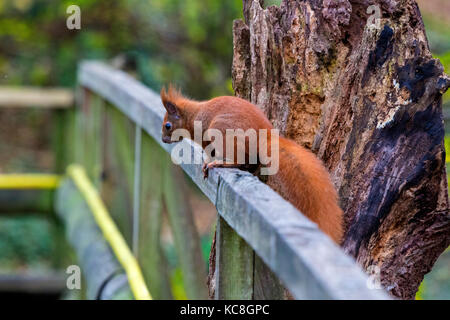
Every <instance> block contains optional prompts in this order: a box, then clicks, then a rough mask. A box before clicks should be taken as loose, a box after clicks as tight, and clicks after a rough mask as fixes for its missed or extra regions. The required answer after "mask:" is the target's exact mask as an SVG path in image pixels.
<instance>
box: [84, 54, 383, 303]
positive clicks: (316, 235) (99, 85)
mask: <svg viewBox="0 0 450 320" xmlns="http://www.w3.org/2000/svg"><path fill="white" fill-rule="evenodd" d="M78 83H79V85H80V86H81V87H84V88H87V89H89V90H90V91H92V92H94V93H95V94H97V95H99V96H100V97H102V98H103V99H105V100H107V101H109V102H110V103H111V104H112V105H114V106H115V107H116V108H118V109H119V110H120V111H122V113H123V114H125V116H126V117H128V118H129V119H130V120H131V121H133V122H134V123H135V124H136V125H138V126H140V127H141V128H142V129H143V130H144V131H145V132H147V133H148V134H149V135H150V136H151V137H153V138H154V139H155V140H156V141H157V142H158V143H159V144H160V145H161V147H162V148H164V149H165V150H166V151H167V152H169V153H170V152H171V150H172V148H173V147H174V145H173V144H171V145H168V144H164V143H162V141H161V123H162V121H163V117H164V113H165V110H164V108H163V106H162V104H161V101H160V98H159V95H158V94H157V93H155V92H153V91H152V90H150V89H148V88H147V87H145V86H144V85H142V84H141V83H139V82H138V81H136V80H135V79H133V78H131V77H130V76H128V75H127V74H125V73H124V72H122V71H119V70H115V69H113V68H111V67H109V66H108V65H106V64H104V63H101V62H94V61H88V62H83V63H81V64H80V66H79V71H78ZM180 143H182V144H184V147H185V149H186V148H190V149H191V151H192V152H191V155H192V157H193V158H194V157H195V156H196V155H197V156H198V155H199V153H200V152H201V148H200V147H199V146H198V145H196V144H195V143H194V142H192V141H191V140H188V139H184V140H183V141H181V142H180ZM193 163H194V162H193ZM181 167H182V168H183V169H184V171H185V172H186V173H187V174H188V175H189V176H190V177H191V179H192V180H193V181H194V183H195V184H196V185H197V186H198V187H199V188H200V189H201V190H202V191H203V193H204V194H205V195H206V196H207V197H208V198H209V199H210V201H211V202H213V203H214V204H215V205H216V208H217V211H218V213H219V214H220V215H221V217H223V219H224V220H225V221H226V222H227V223H228V224H229V226H231V228H232V229H234V230H235V231H236V233H237V234H238V235H239V236H240V237H242V238H243V239H244V240H245V241H246V242H247V243H248V244H249V245H250V246H251V247H252V248H253V250H254V251H255V252H256V253H257V254H258V256H259V257H260V258H261V259H262V260H263V261H264V262H265V264H267V265H268V266H269V267H270V269H271V270H272V271H273V272H274V273H275V274H276V275H277V276H278V277H279V279H280V280H281V281H282V282H283V283H284V284H285V286H286V287H287V288H288V289H289V291H290V292H291V293H292V294H293V296H294V297H295V298H297V299H388V298H389V297H388V295H387V294H386V293H385V291H384V290H371V289H369V287H368V285H367V284H368V277H367V276H366V275H365V274H364V272H363V271H362V270H361V268H360V267H359V266H358V265H357V264H356V263H355V261H354V260H353V259H352V258H350V257H349V256H347V255H346V254H345V253H344V252H343V251H342V250H341V249H340V248H338V247H337V246H336V245H335V244H334V243H333V242H332V241H331V240H330V239H329V238H328V237H327V236H326V235H325V234H324V233H322V232H321V231H320V230H319V229H318V227H317V225H316V224H314V223H313V222H311V221H310V220H309V219H307V218H306V217H305V216H304V215H303V214H301V213H300V212H299V211H298V210H297V209H295V208H294V207H293V206H292V205H291V204H290V203H288V202H287V201H285V200H284V199H283V198H281V196H279V195H278V194H277V193H276V192H274V191H273V190H272V189H271V188H269V187H268V186H267V185H265V184H264V183H262V182H260V181H259V180H258V179H257V178H256V177H254V176H253V175H251V174H250V173H248V172H244V171H240V170H237V169H214V170H212V171H211V173H210V175H209V177H208V179H206V180H204V179H203V175H202V171H201V164H182V165H181Z"/></svg>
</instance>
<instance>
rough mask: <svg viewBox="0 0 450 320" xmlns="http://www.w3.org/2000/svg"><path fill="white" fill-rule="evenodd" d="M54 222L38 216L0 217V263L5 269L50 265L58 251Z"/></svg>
mask: <svg viewBox="0 0 450 320" xmlns="http://www.w3.org/2000/svg"><path fill="white" fill-rule="evenodd" d="M54 232H55V230H54V226H52V225H51V224H50V223H49V222H48V221H46V220H45V219H42V218H37V217H29V216H28V217H19V218H1V219H0V265H1V266H2V269H4V268H6V269H10V268H16V267H24V266H26V265H48V264H49V262H51V260H52V256H53V254H55V251H56V249H57V248H56V246H55V243H54V241H53V240H52V236H53V235H54Z"/></svg>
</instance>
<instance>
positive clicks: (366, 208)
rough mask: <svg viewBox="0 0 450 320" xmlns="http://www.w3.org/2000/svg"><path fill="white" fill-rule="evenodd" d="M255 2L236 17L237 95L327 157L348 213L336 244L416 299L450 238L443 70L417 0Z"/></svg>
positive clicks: (247, 1)
mask: <svg viewBox="0 0 450 320" xmlns="http://www.w3.org/2000/svg"><path fill="white" fill-rule="evenodd" d="M261 2H262V1H260V0H244V1H243V3H244V16H245V21H242V20H237V21H235V23H234V28H233V29H234V30H233V32H234V58H233V70H232V75H233V87H234V90H235V92H236V94H237V95H238V96H240V97H243V98H246V99H248V100H250V101H252V102H253V103H255V104H256V105H258V106H259V107H260V108H261V109H262V110H263V111H264V112H265V113H266V115H267V116H268V117H269V119H270V120H271V121H272V122H273V124H274V126H275V127H276V128H278V129H280V131H281V133H282V134H284V135H285V136H287V137H289V138H291V139H293V140H295V141H296V142H297V143H299V144H301V145H303V146H306V147H308V148H311V149H312V150H313V151H314V152H315V153H316V154H317V155H318V156H319V157H320V158H321V159H322V160H323V161H324V163H325V165H326V167H327V168H328V169H329V171H330V172H331V175H332V179H333V182H334V183H335V186H336V188H337V189H338V191H339V195H340V199H341V206H342V208H343V209H344V211H345V221H346V230H347V231H346V236H345V240H344V242H343V245H342V246H343V248H344V250H345V251H346V252H347V253H349V254H350V255H352V256H354V257H355V258H356V259H357V261H358V262H359V263H360V264H361V265H362V266H363V268H365V269H369V268H370V267H372V270H376V268H373V267H374V266H376V267H379V268H380V270H381V283H382V285H383V286H384V287H385V288H386V289H387V290H388V291H389V292H390V293H391V294H392V295H394V296H396V297H400V298H403V299H413V298H414V296H415V293H416V291H417V288H418V286H419V284H420V282H421V281H422V279H423V276H424V275H425V274H426V273H427V272H429V271H430V270H431V267H432V266H433V264H434V262H435V261H436V259H437V258H438V256H439V255H440V254H441V253H442V252H443V250H444V249H445V248H446V247H447V246H448V245H449V244H450V215H449V203H448V196H447V180H446V175H445V151H444V143H443V138H444V127H443V118H442V107H441V96H442V94H443V93H444V92H445V90H446V89H447V88H448V87H449V86H450V79H449V78H448V77H447V76H446V75H445V74H443V68H442V65H441V64H440V62H439V61H438V60H436V59H433V58H432V56H431V53H430V50H429V47H428V43H427V38H426V35H425V31H424V25H423V22H422V18H421V15H420V12H419V9H418V7H417V4H416V2H415V1H414V0H397V1H396V2H395V1H394V0H350V1H348V0H304V1H301V0H283V1H282V4H281V6H280V7H276V6H271V7H268V8H267V9H263V8H262V7H261ZM371 5H376V7H371V8H370V9H369V12H370V13H372V14H368V13H366V12H367V10H368V7H369V6H371ZM377 8H379V12H380V13H381V16H380V19H374V18H376V13H377ZM370 10H371V11H370Z"/></svg>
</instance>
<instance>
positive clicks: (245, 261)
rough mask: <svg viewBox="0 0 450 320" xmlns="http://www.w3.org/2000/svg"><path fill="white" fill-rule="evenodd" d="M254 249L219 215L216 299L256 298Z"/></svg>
mask: <svg viewBox="0 0 450 320" xmlns="http://www.w3.org/2000/svg"><path fill="white" fill-rule="evenodd" d="M253 267H254V252H253V250H252V248H251V247H250V246H249V245H248V244H247V243H246V242H245V240H244V239H242V238H241V237H239V235H238V234H237V233H236V232H235V231H234V230H233V229H232V228H231V227H230V226H229V225H228V223H227V222H226V221H225V220H224V219H223V218H222V217H220V216H218V219H217V227H216V271H215V299H218V300H251V299H253Z"/></svg>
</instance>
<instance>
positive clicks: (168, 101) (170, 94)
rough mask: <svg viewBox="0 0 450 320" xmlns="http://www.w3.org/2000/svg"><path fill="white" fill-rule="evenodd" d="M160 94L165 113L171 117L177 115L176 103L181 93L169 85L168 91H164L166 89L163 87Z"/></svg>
mask: <svg viewBox="0 0 450 320" xmlns="http://www.w3.org/2000/svg"><path fill="white" fill-rule="evenodd" d="M160 94H161V101H162V103H163V105H164V108H166V110H167V112H168V113H169V114H172V115H179V112H178V107H177V105H176V101H177V100H179V99H180V98H182V95H181V93H180V92H179V91H178V90H177V89H176V88H175V87H174V86H172V85H171V84H170V85H169V89H168V90H167V91H166V88H165V87H163V88H162V89H161V93H160Z"/></svg>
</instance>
